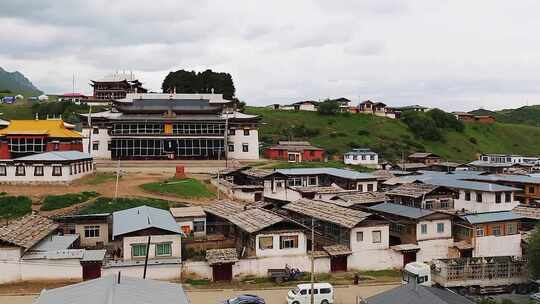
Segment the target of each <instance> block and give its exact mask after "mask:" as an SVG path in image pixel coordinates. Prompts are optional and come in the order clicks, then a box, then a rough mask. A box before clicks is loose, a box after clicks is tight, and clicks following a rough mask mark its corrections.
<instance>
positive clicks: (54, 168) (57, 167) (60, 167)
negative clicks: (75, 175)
mask: <svg viewBox="0 0 540 304" xmlns="http://www.w3.org/2000/svg"><path fill="white" fill-rule="evenodd" d="M57 169H60V171H59V172H57V171H56V170H57ZM79 173H80V172H79ZM52 176H62V166H61V165H53V166H52Z"/></svg>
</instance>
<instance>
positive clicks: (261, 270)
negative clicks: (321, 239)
mask: <svg viewBox="0 0 540 304" xmlns="http://www.w3.org/2000/svg"><path fill="white" fill-rule="evenodd" d="M314 264H315V265H314V268H315V273H328V272H330V259H329V258H317V259H315V262H314ZM285 265H288V266H289V267H292V268H298V269H299V270H300V271H304V272H309V271H310V270H311V258H310V257H309V256H308V255H307V254H305V255H296V256H285V257H279V256H275V257H260V258H248V259H240V260H239V261H238V262H236V263H235V264H234V265H233V276H235V277H237V276H240V277H242V276H247V275H253V276H268V269H275V268H285Z"/></svg>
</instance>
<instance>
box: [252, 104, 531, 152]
mask: <svg viewBox="0 0 540 304" xmlns="http://www.w3.org/2000/svg"><path fill="white" fill-rule="evenodd" d="M246 113H249V114H257V115H261V116H262V124H261V127H260V140H261V142H262V144H263V146H264V147H266V146H269V145H271V144H273V143H275V142H277V141H278V140H280V139H282V140H283V139H295V140H298V139H307V140H310V141H311V142H312V143H313V144H315V145H317V146H320V147H322V148H324V149H326V150H327V151H328V152H329V153H331V154H333V155H334V157H341V154H342V153H344V152H346V151H348V150H350V149H351V148H353V147H369V148H371V149H373V150H375V151H377V152H379V153H380V154H381V156H382V158H384V159H387V160H399V159H401V156H402V154H403V155H405V156H406V155H407V154H408V153H411V152H414V151H430V152H434V153H437V154H440V155H441V156H443V157H444V158H446V159H448V160H449V161H470V160H472V159H475V158H476V154H477V153H516V154H538V151H539V150H538V146H539V145H540V128H539V127H533V126H526V125H519V124H504V123H495V124H493V125H482V124H466V125H465V130H464V132H463V133H460V132H457V131H448V130H445V131H443V135H444V141H435V142H434V141H426V140H421V139H417V138H415V136H414V135H413V133H412V132H411V131H410V130H409V128H408V127H407V126H406V125H405V124H404V123H403V122H401V121H399V120H392V119H388V118H381V117H375V116H370V115H363V114H337V115H329V116H325V115H320V114H318V113H316V112H305V111H301V112H295V111H275V110H272V109H269V108H261V107H248V108H247V109H246Z"/></svg>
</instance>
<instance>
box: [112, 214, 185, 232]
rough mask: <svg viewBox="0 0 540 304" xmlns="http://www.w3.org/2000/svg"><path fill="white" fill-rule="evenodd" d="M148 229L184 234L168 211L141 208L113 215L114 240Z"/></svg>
mask: <svg viewBox="0 0 540 304" xmlns="http://www.w3.org/2000/svg"><path fill="white" fill-rule="evenodd" d="M147 228H158V229H162V230H167V231H170V232H172V233H177V234H181V233H182V232H180V228H179V226H178V224H177V223H176V221H175V220H174V217H173V216H172V214H171V213H170V212H169V211H168V210H163V209H157V208H153V207H148V206H140V207H135V208H131V209H126V210H122V211H117V212H114V213H113V238H114V237H116V236H119V235H123V234H126V233H130V232H134V231H139V230H144V229H147Z"/></svg>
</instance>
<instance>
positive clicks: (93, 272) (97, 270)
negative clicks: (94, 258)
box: [82, 263, 101, 281]
mask: <svg viewBox="0 0 540 304" xmlns="http://www.w3.org/2000/svg"><path fill="white" fill-rule="evenodd" d="M82 275H83V281H88V280H93V279H97V278H100V277H101V263H84V264H82Z"/></svg>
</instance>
